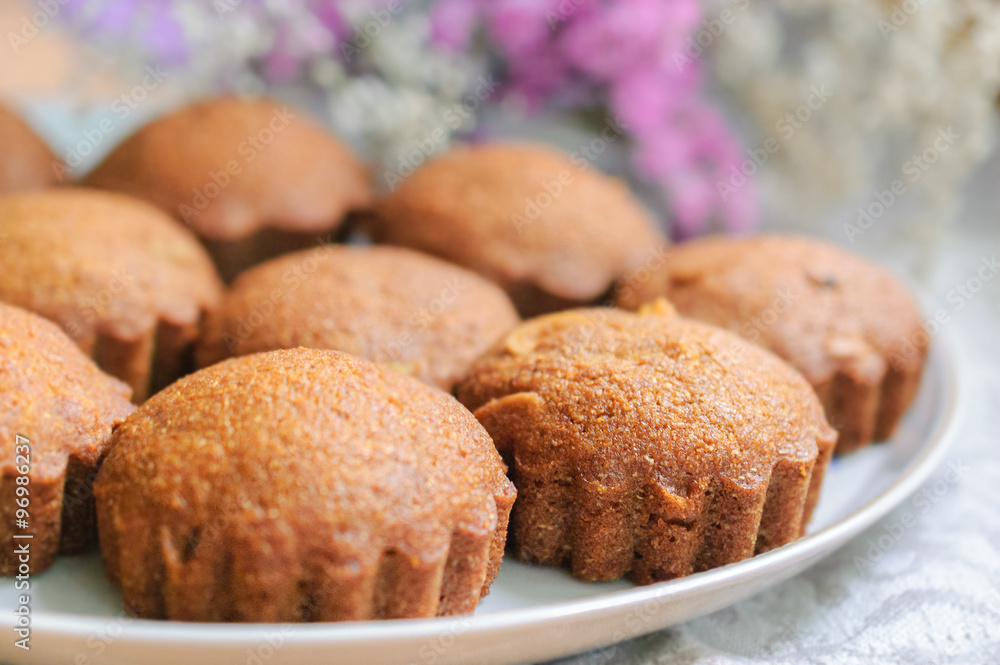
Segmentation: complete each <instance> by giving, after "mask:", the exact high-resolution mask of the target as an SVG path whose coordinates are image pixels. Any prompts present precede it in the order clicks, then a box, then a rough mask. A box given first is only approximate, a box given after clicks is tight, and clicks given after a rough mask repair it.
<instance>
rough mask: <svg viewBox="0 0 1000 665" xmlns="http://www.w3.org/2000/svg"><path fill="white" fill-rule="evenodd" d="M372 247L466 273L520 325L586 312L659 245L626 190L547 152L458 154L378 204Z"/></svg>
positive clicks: (530, 148)
mask: <svg viewBox="0 0 1000 665" xmlns="http://www.w3.org/2000/svg"><path fill="white" fill-rule="evenodd" d="M369 224H370V227H371V229H370V230H371V234H372V236H373V237H374V238H375V240H376V242H380V243H387V244H391V245H403V246H406V247H413V248H414V249H419V250H422V251H425V252H427V253H429V254H434V255H436V256H440V257H442V258H444V259H447V260H449V261H452V262H453V263H457V264H459V265H462V266H465V267H467V268H469V269H470V270H474V271H476V272H478V273H480V274H481V275H484V276H485V277H488V278H489V279H491V280H493V281H495V282H496V283H497V284H499V285H500V286H502V287H503V288H504V289H505V290H506V291H507V292H508V293H509V294H510V296H511V299H512V300H513V301H514V304H515V305H516V306H517V308H518V310H519V311H520V312H521V314H522V315H524V316H530V315H534V314H538V313H542V312H548V311H553V310H556V309H560V308H565V307H570V306H573V305H577V304H580V303H590V302H592V301H594V300H596V299H597V298H599V297H600V296H602V295H603V294H605V293H606V292H607V291H608V289H609V287H610V286H611V285H612V284H613V283H614V282H615V280H616V279H618V278H620V277H622V276H623V275H625V274H627V273H628V272H629V271H630V270H632V269H634V268H635V267H637V266H639V265H641V264H642V263H643V262H644V261H646V259H647V256H648V255H649V253H650V252H651V251H656V250H658V249H659V248H660V247H661V246H662V245H664V244H666V239H665V238H664V237H663V236H662V234H661V233H660V232H659V231H658V230H657V229H656V226H655V224H654V223H653V221H652V220H651V219H650V218H649V216H648V215H647V214H646V212H645V211H644V210H643V208H642V206H641V205H640V204H639V203H638V202H637V201H636V200H635V199H634V198H633V197H632V195H631V193H630V192H629V190H628V188H627V187H626V186H625V184H624V183H622V182H620V181H618V180H616V179H614V178H610V177H608V176H605V175H603V174H601V173H599V172H597V171H596V170H595V169H593V168H589V167H588V165H587V164H586V163H584V164H582V165H581V164H579V163H578V162H577V161H573V160H571V159H570V157H569V155H565V154H563V153H560V152H558V151H556V150H554V149H550V148H546V147H542V146H539V145H529V144H496V145H482V146H476V147H462V148H456V149H454V150H452V151H451V152H449V153H447V154H445V155H443V156H442V157H439V158H437V159H435V160H433V161H431V162H429V163H428V164H426V165H425V166H423V167H422V168H420V169H419V170H418V171H417V172H416V173H414V174H413V175H411V176H410V177H409V178H407V179H406V180H404V181H403V182H402V184H401V185H400V186H399V187H398V189H396V191H395V192H393V193H392V194H390V195H389V196H388V197H386V198H385V199H383V200H381V201H379V202H378V203H376V206H375V214H374V215H373V217H372V218H371V219H370V220H369Z"/></svg>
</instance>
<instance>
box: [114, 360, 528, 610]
mask: <svg viewBox="0 0 1000 665" xmlns="http://www.w3.org/2000/svg"><path fill="white" fill-rule="evenodd" d="M504 470H505V469H504V466H503V463H502V462H501V460H500V457H499V455H498V454H497V452H496V450H495V449H494V447H493V445H492V442H491V441H490V438H489V436H488V435H487V434H486V432H485V431H484V430H483V428H482V427H481V426H480V425H479V424H478V423H477V422H476V420H475V418H473V417H472V415H471V414H469V413H468V412H467V411H465V410H464V409H463V408H462V407H461V405H459V404H458V403H457V402H456V401H455V400H454V399H453V398H451V397H450V396H448V395H445V394H444V393H441V392H440V391H438V390H435V389H434V388H431V387H429V386H426V385H424V384H422V383H420V382H419V381H417V380H415V379H413V378H411V377H408V376H404V375H402V374H398V373H396V372H393V371H391V370H389V369H387V368H382V367H379V366H377V365H374V364H372V363H369V362H367V361H365V360H362V359H359V358H354V357H351V356H348V355H347V354H343V353H340V352H336V351H325V350H315V349H294V350H284V351H273V352H270V353H262V354H256V355H252V356H244V357H241V358H235V359H231V360H228V361H225V362H223V363H220V364H218V365H214V366H212V367H210V368H208V369H205V370H201V371H199V372H197V373H195V374H193V375H191V376H188V377H186V378H184V379H182V380H180V381H179V382H177V383H176V384H174V385H173V386H171V387H169V388H167V389H166V390H164V391H163V392H161V393H160V394H158V395H156V396H154V397H153V398H152V399H150V400H149V401H147V402H146V403H145V404H144V405H143V406H142V407H141V408H140V409H139V411H138V412H136V414H135V415H134V416H133V417H131V418H129V419H128V420H127V421H126V422H125V423H124V424H123V425H122V426H121V427H120V428H119V429H118V430H117V431H116V432H115V436H114V440H113V447H112V451H111V453H110V454H109V456H108V459H107V461H106V462H105V464H104V466H103V467H102V470H101V474H100V476H99V478H98V480H97V483H96V487H95V495H96V497H97V510H98V526H99V530H100V539H101V548H102V551H103V553H104V559H105V565H106V569H107V573H108V576H109V577H110V578H111V579H112V580H115V581H118V582H120V583H121V585H122V591H123V595H124V600H125V602H126V604H127V605H129V606H130V607H132V608H133V609H134V610H135V611H136V612H137V613H138V614H139V615H140V616H144V617H150V618H168V619H177V620H191V621H261V622H287V621H337V620H365V619H375V618H385V619H389V618H406V617H430V616H435V615H444V614H461V613H467V612H471V611H472V610H473V608H474V607H475V605H476V603H477V601H478V599H479V598H480V596H481V595H485V593H486V592H487V590H488V589H489V586H490V584H491V582H492V581H493V578H494V577H495V576H496V572H497V569H498V567H499V565H500V559H501V556H502V553H503V547H504V540H505V535H506V526H507V517H508V514H509V511H510V507H511V505H512V503H513V501H514V496H515V491H514V488H513V486H512V485H511V484H510V482H509V481H508V480H507V478H506V477H505V476H504Z"/></svg>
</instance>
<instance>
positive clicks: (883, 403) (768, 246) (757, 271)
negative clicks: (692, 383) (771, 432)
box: [617, 235, 927, 454]
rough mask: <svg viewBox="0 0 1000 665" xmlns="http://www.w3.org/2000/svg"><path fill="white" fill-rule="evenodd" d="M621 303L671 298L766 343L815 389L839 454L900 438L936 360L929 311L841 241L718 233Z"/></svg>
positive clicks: (677, 251) (668, 263) (673, 258)
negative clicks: (926, 330) (925, 318)
mask: <svg viewBox="0 0 1000 665" xmlns="http://www.w3.org/2000/svg"><path fill="white" fill-rule="evenodd" d="M617 292H618V297H617V302H618V304H619V305H621V306H623V307H626V308H628V309H635V308H637V307H639V306H640V305H641V304H642V303H644V302H649V301H651V300H653V299H655V298H657V297H661V296H663V297H667V298H669V299H670V301H671V302H673V303H674V305H675V306H676V307H677V309H678V311H680V312H681V314H683V315H684V316H690V317H692V318H695V319H699V320H702V321H706V322H708V323H712V324H714V325H718V326H721V327H723V328H727V329H729V330H732V331H733V332H736V333H738V334H740V335H742V336H743V337H745V338H747V339H749V340H751V341H753V342H756V343H758V344H760V345H762V346H764V347H766V348H768V349H770V350H771V351H773V352H774V353H776V354H777V355H778V356H780V357H781V358H783V359H784V360H786V361H787V362H788V363H789V364H791V365H792V366H793V367H795V368H796V369H798V370H799V371H800V372H802V374H803V375H804V376H805V377H806V379H807V380H808V381H809V382H810V383H811V384H812V386H813V388H815V390H816V392H817V393H818V394H819V396H820V399H821V400H822V402H823V405H824V407H825V409H826V413H827V418H828V419H829V420H830V423H831V424H832V425H833V426H834V427H836V428H837V429H838V430H840V439H839V440H838V442H837V453H838V454H842V453H847V452H851V451H853V450H856V449H858V448H861V447H863V446H866V445H868V444H869V443H871V441H872V440H873V439H874V440H876V441H881V440H884V439H887V438H889V437H890V436H892V433H893V432H894V431H895V429H896V426H897V424H898V423H899V420H900V419H901V417H902V415H903V413H904V412H905V411H906V408H907V407H908V406H909V404H910V402H911V401H912V400H913V398H914V396H915V395H916V391H917V388H918V386H919V384H920V376H921V373H922V371H923V367H924V362H925V359H926V356H927V346H926V344H923V345H921V344H915V343H914V340H916V341H918V342H919V341H920V340H922V339H923V340H926V337H925V336H924V335H923V329H922V327H921V321H920V310H919V309H918V308H917V305H916V304H915V303H914V301H913V297H912V296H911V295H910V292H909V291H908V289H907V288H906V287H905V286H904V285H903V284H902V283H901V282H900V281H899V280H897V279H896V278H895V277H894V276H893V275H891V274H890V273H889V272H888V271H886V270H884V269H883V268H881V267H879V266H876V265H874V264H872V263H869V262H868V261H865V260H863V259H861V258H859V257H856V256H853V255H851V254H848V253H847V252H844V251H841V250H840V249H838V248H836V247H835V246H833V245H829V244H827V243H824V242H821V241H818V240H811V239H806V238H799V237H794V236H775V235H763V236H756V237H752V238H745V239H735V238H726V237H722V236H717V237H709V238H704V239H701V240H696V241H692V242H689V243H685V244H683V245H676V246H674V247H672V248H671V249H670V251H669V253H668V255H667V257H666V258H665V260H664V262H663V268H662V269H661V270H660V271H658V273H657V274H655V275H654V276H653V277H652V278H650V279H649V280H647V281H646V282H644V283H641V284H639V283H628V282H624V283H622V284H619V286H618V288H617Z"/></svg>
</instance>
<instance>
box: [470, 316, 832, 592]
mask: <svg viewBox="0 0 1000 665" xmlns="http://www.w3.org/2000/svg"><path fill="white" fill-rule="evenodd" d="M457 394H458V398H459V400H461V401H462V403H464V404H465V405H466V406H468V407H469V408H470V409H474V410H475V414H476V417H477V418H478V419H479V421H480V422H481V423H483V425H484V426H485V427H486V429H487V431H488V432H489V433H490V435H491V436H492V437H493V439H494V441H495V442H496V445H497V448H498V449H499V450H500V452H501V453H502V454H503V456H504V459H505V460H506V461H507V462H508V464H509V465H510V475H511V479H512V480H513V481H514V485H515V486H516V487H517V491H518V499H517V504H516V505H515V506H514V512H513V514H512V515H511V531H510V533H511V542H512V544H513V550H514V553H515V554H516V555H517V557H518V558H520V559H523V560H526V561H530V562H533V563H540V564H544V565H548V566H559V565H563V564H567V563H568V564H569V566H570V570H571V572H572V573H573V575H574V576H576V577H578V578H580V579H583V580H612V579H617V578H619V577H622V576H623V575H629V576H630V577H631V578H632V580H633V581H634V582H636V583H638V584H648V583H652V582H658V581H661V580H668V579H672V578H675V577H680V576H683V575H689V574H691V573H695V572H698V571H702V570H706V569H708V568H714V567H716V566H722V565H725V564H728V563H733V562H735V561H740V560H741V559H745V558H747V557H750V556H753V555H754V554H756V553H760V552H764V551H766V550H769V549H772V548H774V547H778V546H780V545H784V544H786V543H788V542H791V541H792V540H794V539H796V538H798V537H800V536H801V535H802V534H803V533H804V532H805V527H806V524H807V523H808V521H809V517H810V515H811V514H812V510H813V507H814V506H815V504H816V500H817V498H818V495H819V488H820V484H821V482H822V479H823V473H824V471H825V469H826V465H827V463H828V461H829V459H830V455H831V454H832V452H833V447H834V444H835V441H836V432H835V431H834V430H833V429H832V428H831V427H830V426H829V425H828V424H827V423H826V420H825V419H824V417H823V409H822V407H821V406H820V403H819V400H817V399H816V395H815V394H814V393H813V391H812V390H811V389H810V388H809V385H808V384H807V383H806V382H805V380H803V378H802V377H801V376H800V375H799V374H798V373H797V372H796V371H795V370H793V369H792V368H791V367H789V366H788V365H786V364H785V363H783V362H782V361H781V360H779V359H778V358H777V357H775V356H773V355H772V354H771V353H769V352H768V351H765V350H764V349H762V348H760V347H757V346H754V345H753V344H749V343H747V342H744V341H743V340H742V339H740V338H739V337H737V336H736V335H733V334H731V333H728V332H726V331H724V330H721V329H718V328H715V327H713V326H708V325H706V324H703V323H698V322H695V321H689V320H686V319H683V318H680V317H678V316H677V315H676V314H675V313H674V312H673V310H672V308H671V307H670V306H669V305H668V304H666V303H665V302H661V303H660V304H658V305H657V306H654V307H653V308H651V309H649V310H647V311H644V312H643V313H641V314H639V315H636V314H632V313H628V312H623V311H621V310H614V309H589V310H588V309H584V310H571V311H568V312H562V313H559V314H551V315H548V316H544V317H541V318H538V319H534V320H532V321H527V322H525V323H524V324H522V325H521V326H520V327H519V328H516V329H515V330H513V331H512V332H511V333H509V334H508V335H507V336H506V339H504V340H502V341H501V342H500V343H498V344H497V346H496V347H494V349H493V350H492V351H491V352H490V353H489V354H487V355H486V356H484V357H483V358H481V359H480V360H479V361H477V362H476V363H475V364H474V365H473V367H472V370H471V371H470V373H469V376H468V378H467V379H465V380H464V381H463V382H461V383H459V385H458V388H457Z"/></svg>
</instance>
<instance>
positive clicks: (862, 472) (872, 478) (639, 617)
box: [0, 335, 960, 665]
mask: <svg viewBox="0 0 1000 665" xmlns="http://www.w3.org/2000/svg"><path fill="white" fill-rule="evenodd" d="M944 337H945V336H943V335H942V336H940V337H939V338H938V339H936V340H935V342H934V344H935V345H934V347H933V348H932V353H931V354H930V358H929V362H928V367H927V371H926V373H925V375H924V381H923V385H922V386H921V390H920V394H919V396H918V399H917V402H916V404H915V405H914V406H913V407H912V408H911V409H910V412H909V413H908V414H907V417H906V419H905V420H904V422H903V425H902V426H901V428H900V431H899V433H898V434H897V436H896V437H894V439H893V440H892V441H891V442H889V443H887V444H881V445H877V446H872V447H870V448H868V449H866V450H863V451H861V452H859V453H857V454H854V455H850V456H848V457H847V458H845V459H837V460H834V462H833V464H832V465H831V467H830V470H829V472H828V475H827V479H826V482H825V483H824V487H823V493H822V497H821V499H820V502H819V506H818V508H817V512H816V515H815V517H814V519H813V522H812V524H811V527H810V534H809V535H807V536H806V537H805V538H802V539H801V540H799V541H797V542H795V543H792V544H790V545H786V546H785V547H782V548H779V549H777V550H773V551H771V552H768V553H766V554H763V555H760V556H757V557H754V558H753V559H750V560H747V561H743V562H741V563H737V564H732V565H729V566H725V567H722V568H716V569H714V570H710V571H707V572H704V573H699V574H697V575H692V576H690V577H686V578H682V579H679V580H674V581H671V582H664V583H660V584H655V585H651V586H646V587H633V586H632V585H630V584H628V583H626V582H614V583H601V584H588V583H583V582H577V581H575V580H574V579H572V578H571V577H569V575H567V574H566V573H565V572H562V571H558V570H552V569H547V568H538V567H533V566H527V565H524V564H521V563H518V562H516V561H512V560H509V559H508V560H506V561H505V562H504V564H503V567H502V569H501V571H500V576H499V578H498V579H497V581H496V583H495V584H494V585H493V590H492V593H491V594H490V596H489V597H488V598H486V599H485V600H484V601H483V603H482V604H481V605H480V607H479V609H478V610H477V611H476V613H475V614H474V615H472V616H471V617H464V618H457V619H428V620H404V621H388V622H363V623H340V624H335V623H332V624H294V625H262V624H244V625H230V624H191V623H176V622H162V621H146V620H136V619H132V618H131V617H129V616H128V615H127V614H126V613H125V612H123V611H122V610H121V606H120V596H119V594H118V591H117V589H116V588H115V587H114V586H112V585H110V584H109V583H108V582H106V581H105V579H104V575H103V570H102V568H101V562H100V557H99V555H97V554H92V555H88V556H84V557H74V558H65V559H61V560H60V561H59V562H58V563H57V564H56V565H55V566H54V567H53V568H52V569H51V570H50V571H48V572H46V573H45V574H43V575H39V576H37V577H36V578H34V579H32V580H31V608H32V615H31V625H32V633H31V641H30V644H31V651H30V653H29V652H25V651H23V650H21V649H17V648H15V647H14V646H13V642H14V638H13V632H12V631H11V627H12V619H11V613H10V610H12V609H14V608H15V607H16V601H15V598H16V592H15V590H14V588H13V582H12V581H11V580H4V581H3V582H2V584H0V616H2V617H3V619H2V621H0V626H2V628H0V635H3V638H2V642H0V660H2V661H4V662H13V663H20V662H33V663H42V664H44V665H57V664H61V663H74V664H75V665H91V664H93V665H97V664H99V663H113V664H116V665H138V664H139V663H142V664H143V665H160V664H162V665H176V664H177V663H185V664H187V665H197V664H205V665H221V664H223V663H234V664H236V663H239V664H241V665H242V664H247V665H251V664H256V665H263V664H264V663H267V665H275V664H278V663H291V664H295V665H309V664H311V663H317V664H319V663H323V664H324V665H331V664H337V663H344V664H350V665H356V664H359V663H364V664H366V665H383V664H385V665H390V664H391V665H396V664H399V663H414V664H424V665H434V664H436V665H445V664H448V663H461V664H462V665H476V664H478V665H507V664H510V663H519V662H526V661H536V660H544V659H549V658H556V657H559V656H563V655H567V654H571V653H576V652H580V651H584V650H587V649H591V648H595V647H599V646H604V645H607V644H610V643H612V642H617V641H621V640H624V639H628V638H632V637H637V636H639V635H642V634H645V633H649V632H652V631H655V630H659V629H662V628H666V627H667V626H670V625H673V624H676V623H679V622H682V621H686V620H689V619H693V618H695V617H698V616H701V615H703V614H706V613H708V612H712V611H714V610H717V609H719V608H722V607H725V606H726V605H729V604H731V603H734V602H736V601H738V600H741V599H743V598H746V597H747V596H750V595H751V594H754V593H757V592H759V591H761V590H762V589H764V588H766V587H769V586H771V585H774V584H777V583H778V582H781V581H782V580H785V579H788V578H789V577H791V576H793V575H795V574H796V573H799V572H800V571H802V570H804V569H805V568H807V567H809V566H811V565H812V564H814V563H816V562H817V561H819V560H820V559H822V558H823V557H825V556H827V555H829V554H830V553H831V552H833V551H834V550H836V549H837V548H838V547H840V546H841V545H843V544H844V543H846V542H847V541H848V540H849V539H851V538H852V537H853V536H856V535H857V534H858V533H860V532H861V531H863V530H864V529H865V528H866V527H868V526H870V525H872V524H873V523H874V522H876V521H877V520H878V519H879V518H880V517H882V516H883V515H885V514H886V513H887V512H889V511H890V510H891V509H892V508H893V507H895V506H896V505H898V504H899V503H900V502H902V501H903V500H904V499H906V498H907V497H908V496H909V495H910V494H912V493H913V492H914V491H915V490H916V489H917V488H918V487H919V485H920V484H921V483H922V482H923V481H924V480H926V478H927V477H928V475H930V473H931V472H932V471H933V470H934V469H935V468H936V467H937V466H938V464H939V463H940V461H941V459H942V456H943V454H944V452H945V450H946V447H947V445H948V444H949V442H950V440H951V439H952V438H953V437H954V434H955V429H956V427H955V426H956V424H957V423H958V421H959V417H958V414H957V410H958V406H959V399H958V392H959V385H958V384H959V374H960V371H959V363H958V360H957V357H956V354H955V352H954V346H953V343H952V342H951V341H950V340H949V339H945V338H944ZM29 656H30V657H29Z"/></svg>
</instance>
